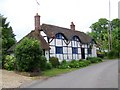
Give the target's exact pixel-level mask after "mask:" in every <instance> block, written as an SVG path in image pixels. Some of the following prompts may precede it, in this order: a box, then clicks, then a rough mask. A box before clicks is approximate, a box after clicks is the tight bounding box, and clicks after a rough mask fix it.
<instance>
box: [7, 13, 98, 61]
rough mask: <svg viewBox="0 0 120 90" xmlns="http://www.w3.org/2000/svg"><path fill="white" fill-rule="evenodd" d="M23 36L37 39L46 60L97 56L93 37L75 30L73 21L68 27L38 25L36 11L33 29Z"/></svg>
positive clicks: (38, 17)
mask: <svg viewBox="0 0 120 90" xmlns="http://www.w3.org/2000/svg"><path fill="white" fill-rule="evenodd" d="M25 37H34V38H36V39H38V40H39V41H40V42H41V47H42V49H43V51H44V55H45V57H46V58H47V59H48V60H49V58H50V57H57V58H59V60H60V61H62V60H68V61H69V60H73V59H75V60H79V59H86V58H87V57H96V56H97V54H96V45H95V41H94V39H93V38H92V37H90V36H88V35H86V34H85V33H83V32H80V31H77V30H76V29H75V25H74V23H73V22H71V25H70V29H68V28H63V27H59V26H55V25H49V24H42V25H40V16H39V15H38V13H37V14H36V16H35V30H33V31H31V32H30V33H29V34H28V35H26V36H25ZM20 41H21V40H20ZM20 41H19V42H20ZM19 42H18V43H19ZM14 47H15V45H14V46H13V47H11V48H10V49H9V50H8V51H9V52H11V51H13V49H14Z"/></svg>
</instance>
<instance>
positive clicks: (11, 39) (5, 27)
mask: <svg viewBox="0 0 120 90" xmlns="http://www.w3.org/2000/svg"><path fill="white" fill-rule="evenodd" d="M0 21H1V22H2V24H1V25H0V32H1V41H2V50H1V51H2V57H3V58H2V60H3V63H4V56H5V55H7V50H8V49H9V48H10V47H11V46H12V45H14V44H15V43H16V39H15V34H14V33H13V29H12V27H11V26H9V22H7V18H5V17H4V16H3V15H1V14H0Z"/></svg>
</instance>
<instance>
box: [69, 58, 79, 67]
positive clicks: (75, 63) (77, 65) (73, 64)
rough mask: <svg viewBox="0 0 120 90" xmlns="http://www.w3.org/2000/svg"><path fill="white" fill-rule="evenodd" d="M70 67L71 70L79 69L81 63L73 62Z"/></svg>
mask: <svg viewBox="0 0 120 90" xmlns="http://www.w3.org/2000/svg"><path fill="white" fill-rule="evenodd" d="M69 66H70V67H71V68H79V61H77V60H72V61H71V62H70V63H69Z"/></svg>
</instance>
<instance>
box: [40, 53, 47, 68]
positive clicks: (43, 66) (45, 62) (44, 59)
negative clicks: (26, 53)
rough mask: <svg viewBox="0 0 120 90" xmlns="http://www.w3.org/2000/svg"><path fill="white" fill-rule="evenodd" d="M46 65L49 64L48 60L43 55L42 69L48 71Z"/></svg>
mask: <svg viewBox="0 0 120 90" xmlns="http://www.w3.org/2000/svg"><path fill="white" fill-rule="evenodd" d="M46 64H47V59H46V57H45V56H44V55H42V56H41V60H40V69H41V70H45V69H46Z"/></svg>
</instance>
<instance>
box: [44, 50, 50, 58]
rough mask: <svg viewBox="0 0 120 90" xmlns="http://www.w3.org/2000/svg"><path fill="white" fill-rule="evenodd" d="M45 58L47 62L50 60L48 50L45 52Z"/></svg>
mask: <svg viewBox="0 0 120 90" xmlns="http://www.w3.org/2000/svg"><path fill="white" fill-rule="evenodd" d="M45 57H46V59H47V60H49V51H48V50H45Z"/></svg>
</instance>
